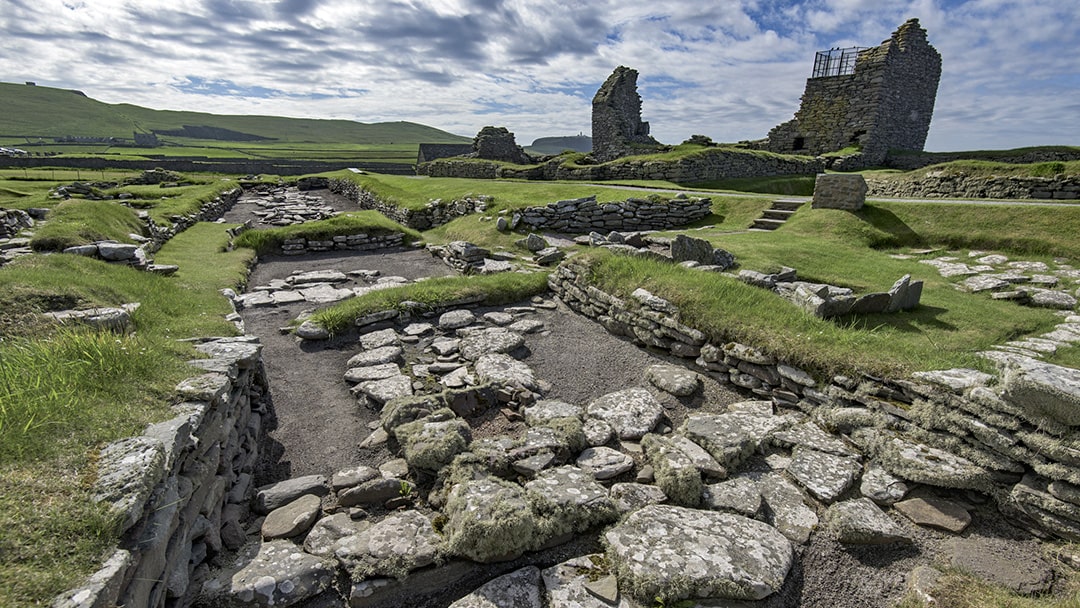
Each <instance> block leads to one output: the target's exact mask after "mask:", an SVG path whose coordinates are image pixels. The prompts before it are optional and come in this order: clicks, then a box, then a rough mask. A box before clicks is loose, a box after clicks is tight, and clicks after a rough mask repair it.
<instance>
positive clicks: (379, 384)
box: [356, 374, 413, 405]
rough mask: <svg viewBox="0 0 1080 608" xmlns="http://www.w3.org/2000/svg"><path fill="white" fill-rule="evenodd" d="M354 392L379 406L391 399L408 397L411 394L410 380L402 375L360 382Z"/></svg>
mask: <svg viewBox="0 0 1080 608" xmlns="http://www.w3.org/2000/svg"><path fill="white" fill-rule="evenodd" d="M356 390H357V391H359V392H361V393H363V394H364V396H366V397H367V398H368V399H371V400H372V401H374V402H375V403H378V404H380V405H382V404H383V403H386V402H387V401H390V400H391V399H396V398H397V397H409V396H411V395H412V394H413V386H412V379H411V378H409V377H408V376H405V375H402V374H398V375H397V376H390V377H389V378H383V379H382V380H368V381H367V382H361V383H360V384H358V385H356Z"/></svg>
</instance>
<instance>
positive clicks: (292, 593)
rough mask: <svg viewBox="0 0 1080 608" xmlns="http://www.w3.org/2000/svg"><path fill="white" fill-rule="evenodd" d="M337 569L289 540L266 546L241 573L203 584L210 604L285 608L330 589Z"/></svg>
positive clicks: (224, 573) (225, 572)
mask: <svg viewBox="0 0 1080 608" xmlns="http://www.w3.org/2000/svg"><path fill="white" fill-rule="evenodd" d="M334 578H335V572H334V568H333V566H332V565H331V564H330V563H329V562H327V561H326V560H324V559H321V558H319V557H316V556H314V555H309V554H307V553H304V551H303V550H302V549H300V547H297V546H296V545H295V544H293V543H292V542H290V541H288V540H275V541H270V542H266V543H263V544H262V545H261V546H260V547H259V552H258V554H257V555H256V556H255V557H254V559H252V560H251V561H250V562H248V563H247V564H245V565H244V566H243V567H242V568H241V569H240V570H239V571H235V573H232V572H230V571H228V570H226V571H224V572H223V573H222V574H221V576H219V577H217V578H214V579H211V580H209V581H207V582H206V584H205V585H203V597H204V598H205V599H207V600H208V601H207V602H206V603H207V605H216V604H224V605H242V606H257V607H259V608H270V607H271V606H273V607H275V608H281V607H285V606H292V605H294V604H298V603H300V602H302V601H304V600H306V599H309V598H312V597H314V596H316V595H318V594H320V593H322V592H323V591H325V590H327V589H329V588H330V586H331V585H332V584H333V582H334Z"/></svg>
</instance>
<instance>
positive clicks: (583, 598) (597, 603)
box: [540, 553, 631, 608]
mask: <svg viewBox="0 0 1080 608" xmlns="http://www.w3.org/2000/svg"><path fill="white" fill-rule="evenodd" d="M540 575H541V577H543V581H544V590H545V591H546V592H547V596H548V598H549V605H550V606H553V607H555V606H558V607H562V608H631V604H630V602H629V600H627V599H626V598H624V597H621V596H620V595H619V593H618V586H617V583H616V586H615V589H614V597H612V593H611V590H606V591H601V593H602V595H601V593H598V591H600V590H599V589H597V588H596V586H595V584H596V583H600V582H601V581H604V582H605V583H611V582H615V577H614V576H611V575H609V574H606V559H605V558H604V555H603V554H600V553H594V554H592V555H584V556H581V557H575V558H573V559H570V560H567V561H565V562H563V563H561V564H556V565H554V566H552V567H550V568H547V569H545V570H543V571H542V572H541V573H540Z"/></svg>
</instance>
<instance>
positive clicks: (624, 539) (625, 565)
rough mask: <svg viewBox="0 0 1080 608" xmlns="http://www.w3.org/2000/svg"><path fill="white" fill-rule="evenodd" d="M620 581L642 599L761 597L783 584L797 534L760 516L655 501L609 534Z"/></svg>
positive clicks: (742, 598)
mask: <svg viewBox="0 0 1080 608" xmlns="http://www.w3.org/2000/svg"><path fill="white" fill-rule="evenodd" d="M604 539H605V541H606V543H607V546H608V552H607V555H608V559H609V560H610V562H611V563H612V564H613V565H614V567H615V570H616V574H617V576H618V579H619V582H620V586H621V588H622V590H623V591H624V592H627V593H629V594H630V595H632V596H634V597H635V598H637V599H638V600H641V601H644V602H653V601H655V598H657V597H659V598H661V599H662V600H663V601H664V602H675V601H678V600H682V599H705V598H728V599H740V600H759V599H762V598H765V597H767V596H769V595H771V594H772V593H774V592H776V591H777V590H779V589H780V587H781V586H783V584H784V579H785V578H786V577H787V574H788V570H790V568H791V564H792V560H793V551H792V546H791V542H790V541H788V540H787V539H786V538H784V536H783V535H782V534H780V533H779V532H777V531H776V530H775V529H774V528H772V527H770V526H769V525H767V524H764V523H762V522H759V521H756V520H753V519H749V518H746V517H741V516H738V515H731V514H728V513H717V512H714V511H699V510H695V509H686V508H683V507H673V506H666V505H652V506H648V507H645V508H643V509H641V510H638V511H635V512H634V513H631V514H630V515H629V516H628V517H627V518H626V519H625V520H623V521H622V522H621V523H619V524H618V525H616V526H615V527H613V528H611V529H610V530H608V531H607V532H606V533H605V534H604Z"/></svg>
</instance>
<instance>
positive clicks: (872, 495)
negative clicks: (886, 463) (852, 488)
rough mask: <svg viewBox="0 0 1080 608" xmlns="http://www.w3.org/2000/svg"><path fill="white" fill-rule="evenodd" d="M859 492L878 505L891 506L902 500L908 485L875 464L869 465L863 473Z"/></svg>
mask: <svg viewBox="0 0 1080 608" xmlns="http://www.w3.org/2000/svg"><path fill="white" fill-rule="evenodd" d="M859 492H860V493H861V494H862V495H863V496H865V497H867V498H869V499H870V500H873V501H874V502H876V503H877V504H879V505H891V504H893V503H895V502H897V501H899V500H903V499H904V496H905V495H907V493H908V485H907V483H906V482H904V480H903V479H900V478H899V477H897V476H895V475H893V474H892V473H890V472H888V471H886V470H885V469H883V468H881V466H880V465H878V464H877V463H870V464H868V465H867V467H866V470H865V471H863V475H862V483H861V484H860V485H859Z"/></svg>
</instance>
